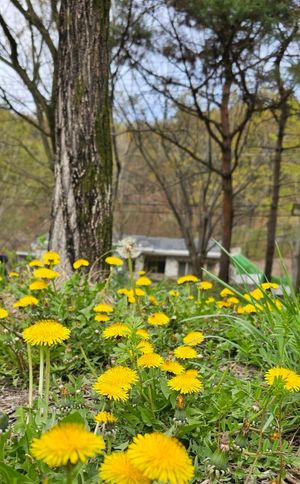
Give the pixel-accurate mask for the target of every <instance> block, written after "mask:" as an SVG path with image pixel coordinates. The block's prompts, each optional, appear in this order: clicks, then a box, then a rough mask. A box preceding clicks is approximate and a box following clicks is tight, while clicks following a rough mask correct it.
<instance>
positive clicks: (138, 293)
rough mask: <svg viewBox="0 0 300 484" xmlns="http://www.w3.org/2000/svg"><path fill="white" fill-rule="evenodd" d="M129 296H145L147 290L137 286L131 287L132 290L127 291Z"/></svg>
mask: <svg viewBox="0 0 300 484" xmlns="http://www.w3.org/2000/svg"><path fill="white" fill-rule="evenodd" d="M127 296H128V297H135V296H145V291H143V289H141V288H140V287H135V288H134V289H130V291H128V292H127Z"/></svg>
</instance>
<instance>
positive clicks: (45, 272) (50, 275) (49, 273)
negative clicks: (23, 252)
mask: <svg viewBox="0 0 300 484" xmlns="http://www.w3.org/2000/svg"><path fill="white" fill-rule="evenodd" d="M33 275H34V277H36V279H55V278H56V277H58V276H59V272H57V271H53V270H52V269H47V268H46V267H42V268H41V269H35V271H34V272H33Z"/></svg>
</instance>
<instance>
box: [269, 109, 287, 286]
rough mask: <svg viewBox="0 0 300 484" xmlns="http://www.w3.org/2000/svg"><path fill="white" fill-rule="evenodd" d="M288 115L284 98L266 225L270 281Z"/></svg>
mask: <svg viewBox="0 0 300 484" xmlns="http://www.w3.org/2000/svg"><path fill="white" fill-rule="evenodd" d="M288 116H289V107H288V103H287V99H285V100H284V102H283V104H282V105H281V108H280V115H279V118H278V130H277V139H276V148H275V156H274V161H273V163H274V165H273V184H272V202H271V207H270V212H269V219H268V227H267V247H266V260H265V278H266V279H267V280H268V281H270V280H271V277H272V268H273V259H274V253H275V238H276V226H277V212H278V204H279V192H280V174H281V161H282V151H283V139H284V135H285V128H286V123H287V120H288Z"/></svg>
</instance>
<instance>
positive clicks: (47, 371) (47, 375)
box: [45, 348, 51, 420]
mask: <svg viewBox="0 0 300 484" xmlns="http://www.w3.org/2000/svg"><path fill="white" fill-rule="evenodd" d="M50 368H51V366H50V348H47V349H46V369H45V420H47V416H48V406H49V390H50Z"/></svg>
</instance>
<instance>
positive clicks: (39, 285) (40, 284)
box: [29, 281, 48, 291]
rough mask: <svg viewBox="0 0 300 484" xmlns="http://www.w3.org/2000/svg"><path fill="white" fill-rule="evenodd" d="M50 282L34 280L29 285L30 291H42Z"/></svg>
mask: <svg viewBox="0 0 300 484" xmlns="http://www.w3.org/2000/svg"><path fill="white" fill-rule="evenodd" d="M47 287H48V284H47V282H45V281H33V282H32V283H31V284H30V285H29V289H30V291H42V290H43V289H47Z"/></svg>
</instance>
